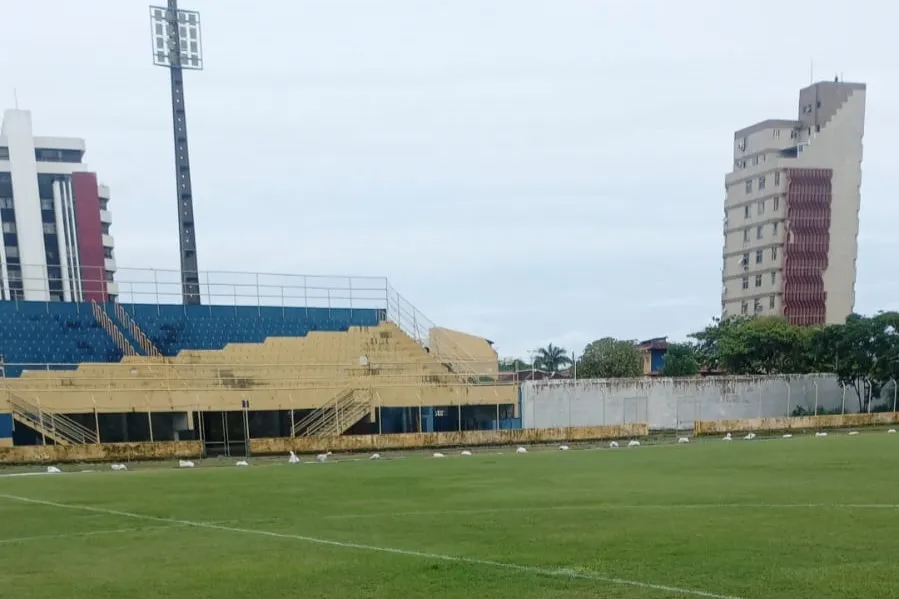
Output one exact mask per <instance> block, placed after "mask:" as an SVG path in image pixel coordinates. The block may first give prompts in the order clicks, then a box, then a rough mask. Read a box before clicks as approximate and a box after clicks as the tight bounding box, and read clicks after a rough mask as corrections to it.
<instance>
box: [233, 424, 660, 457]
mask: <svg viewBox="0 0 899 599" xmlns="http://www.w3.org/2000/svg"><path fill="white" fill-rule="evenodd" d="M648 434H649V428H648V427H647V426H646V424H645V423H632V424H627V425H620V426H589V427H574V428H565V427H556V428H544V429H531V430H527V429H517V430H499V431H462V432H458V433H406V434H398V435H352V436H343V437H296V438H280V439H251V440H250V452H251V453H252V454H253V455H272V454H287V452H289V451H291V450H293V451H295V452H297V453H319V452H322V451H374V450H378V451H381V450H389V449H423V448H439V447H477V446H484V445H515V444H528V443H554V442H560V441H591V440H593V441H595V440H602V439H630V438H634V437H645V436H646V435H648Z"/></svg>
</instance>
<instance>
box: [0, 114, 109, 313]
mask: <svg viewBox="0 0 899 599" xmlns="http://www.w3.org/2000/svg"><path fill="white" fill-rule="evenodd" d="M84 152H85V146H84V140H82V139H73V138H65V137H35V136H34V134H33V133H32V128H31V113H30V112H28V111H26V110H7V111H5V112H4V113H3V125H2V129H0V230H2V238H3V243H0V294H2V296H0V297H2V299H4V300H16V299H18V300H34V301H90V300H97V301H104V300H106V299H112V298H114V297H115V296H116V295H118V289H117V287H116V285H115V282H114V275H115V271H116V265H115V253H114V246H115V244H114V242H113V238H112V236H111V235H110V233H109V228H110V226H111V224H112V215H111V214H110V212H109V209H108V207H107V204H108V203H109V189H108V188H107V187H106V186H104V185H98V184H97V175H96V173H92V172H90V171H89V170H88V168H87V165H86V164H84V163H83V162H82V158H83V157H84Z"/></svg>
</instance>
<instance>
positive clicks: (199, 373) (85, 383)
mask: <svg viewBox="0 0 899 599" xmlns="http://www.w3.org/2000/svg"><path fill="white" fill-rule="evenodd" d="M494 368H495V364H494ZM467 383H468V380H467V379H466V378H464V377H462V376H460V375H458V374H453V373H451V372H450V371H449V370H448V369H447V368H446V366H445V365H444V364H443V363H442V362H441V360H440V358H439V357H438V356H435V355H434V354H433V353H428V352H426V351H424V349H422V347H421V346H420V345H418V344H417V343H416V342H415V341H414V340H413V339H412V338H411V337H409V336H408V335H406V334H405V333H404V332H403V331H402V330H401V329H400V328H399V327H397V326H396V325H394V324H393V323H389V322H385V323H382V324H380V325H378V326H376V327H353V328H351V329H350V330H349V331H346V332H313V333H310V334H309V335H307V336H305V337H293V338H284V337H276V338H269V339H267V340H266V341H265V342H264V343H247V344H232V345H228V346H227V347H225V349H223V350H215V351H202V350H192V351H184V352H181V353H180V354H179V355H178V356H176V357H174V358H165V359H160V358H155V359H154V358H145V357H131V358H127V359H125V360H123V361H122V362H119V363H114V364H109V363H85V364H82V365H81V366H80V367H79V368H78V369H77V370H74V371H32V372H28V373H25V374H23V375H22V376H21V377H19V378H9V379H2V380H0V398H2V399H0V401H2V402H4V403H6V399H7V397H8V395H7V393H12V394H14V396H18V397H20V398H22V399H25V400H27V401H29V402H31V403H32V404H38V403H39V404H40V406H41V407H42V408H43V409H45V410H47V411H62V412H69V413H76V412H89V411H93V410H94V409H97V410H98V411H100V412H122V411H131V410H133V409H136V410H141V411H189V410H228V409H240V406H241V402H242V401H243V400H247V399H248V400H250V402H251V403H250V405H251V408H252V409H257V410H274V409H291V408H292V409H312V408H316V407H320V406H321V405H323V404H325V403H327V402H328V401H329V400H330V399H331V398H332V397H334V396H335V395H336V394H337V393H339V392H341V391H343V390H345V389H346V388H348V387H349V388H354V389H360V390H362V391H365V392H366V393H365V395H366V397H371V403H372V407H373V408H374V407H376V406H378V405H382V406H418V405H423V406H433V405H460V404H461V405H467V404H488V405H494V404H498V403H499V404H515V403H517V387H516V386H515V385H514V384H487V385H475V386H472V385H470V384H467ZM4 391H5V392H7V393H4Z"/></svg>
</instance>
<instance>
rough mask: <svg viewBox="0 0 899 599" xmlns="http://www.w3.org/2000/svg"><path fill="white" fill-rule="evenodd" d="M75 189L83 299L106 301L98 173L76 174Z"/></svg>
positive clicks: (74, 174)
mask: <svg viewBox="0 0 899 599" xmlns="http://www.w3.org/2000/svg"><path fill="white" fill-rule="evenodd" d="M72 192H73V195H74V196H75V227H76V228H77V229H78V258H79V260H80V262H81V286H82V289H83V290H84V300H85V301H88V302H89V301H92V300H93V301H98V302H105V301H106V298H107V293H106V267H105V264H106V260H105V255H104V253H103V225H102V224H101V223H100V197H99V195H98V187H97V175H96V173H73V174H72Z"/></svg>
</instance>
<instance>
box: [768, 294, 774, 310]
mask: <svg viewBox="0 0 899 599" xmlns="http://www.w3.org/2000/svg"><path fill="white" fill-rule="evenodd" d="M768 307H769V308H771V309H772V310H773V309H774V294H771V297H769V298H768Z"/></svg>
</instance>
